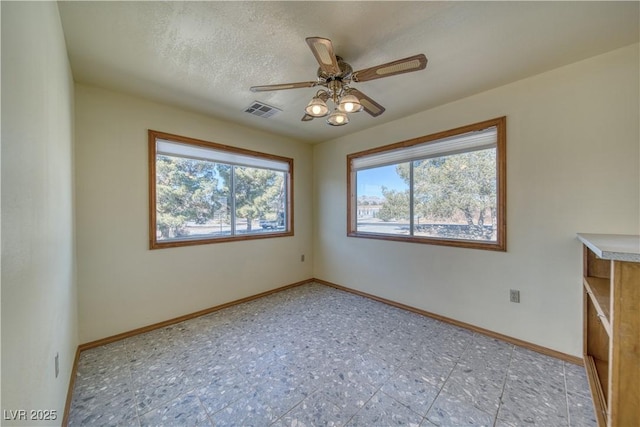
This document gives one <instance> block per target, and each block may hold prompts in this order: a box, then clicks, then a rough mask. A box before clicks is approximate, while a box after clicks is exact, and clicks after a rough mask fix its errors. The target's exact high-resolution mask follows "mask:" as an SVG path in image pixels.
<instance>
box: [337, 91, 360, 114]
mask: <svg viewBox="0 0 640 427" xmlns="http://www.w3.org/2000/svg"><path fill="white" fill-rule="evenodd" d="M338 110H340V111H341V112H343V113H357V112H358V111H360V110H362V105H360V100H359V99H358V98H356V97H355V96H354V95H345V96H343V97H342V99H340V105H338Z"/></svg>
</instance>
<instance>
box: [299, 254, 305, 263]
mask: <svg viewBox="0 0 640 427" xmlns="http://www.w3.org/2000/svg"><path fill="white" fill-rule="evenodd" d="M300 262H304V254H302V255H300Z"/></svg>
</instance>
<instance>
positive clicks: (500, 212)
mask: <svg viewBox="0 0 640 427" xmlns="http://www.w3.org/2000/svg"><path fill="white" fill-rule="evenodd" d="M493 126H495V127H496V130H497V141H496V186H497V187H496V198H497V215H496V217H497V221H496V224H497V226H496V232H497V236H496V241H491V242H488V241H481V240H464V239H445V238H435V237H427V236H414V235H408V236H406V235H392V234H382V233H371V232H359V231H357V212H356V209H357V199H356V198H357V191H356V173H357V172H356V171H355V170H354V168H353V161H354V159H358V158H360V157H364V156H369V155H372V154H377V153H383V152H385V151H390V150H398V149H402V148H410V147H413V146H415V145H418V144H425V143H437V142H438V141H439V140H441V139H444V138H449V137H452V136H455V135H460V134H464V133H467V132H473V131H479V130H483V129H486V128H489V127H493ZM506 133H507V129H506V117H504V116H503V117H498V118H495V119H491V120H486V121H483V122H479V123H474V124H470V125H467V126H462V127H458V128H455V129H450V130H446V131H443V132H438V133H434V134H431V135H426V136H421V137H418V138H414V139H409V140H405V141H401V142H397V143H393V144H389V145H385V146H382V147H376V148H372V149H368V150H364V151H360V152H357V153H352V154H349V155H347V236H348V237H360V238H367V239H379V240H390V241H399V242H411V243H423V244H431V245H442V246H453V247H461V248H470V249H485V250H492V251H502V252H506V250H507V208H506V206H507V202H506V199H507V160H506V159H507V152H506V141H507V136H506Z"/></svg>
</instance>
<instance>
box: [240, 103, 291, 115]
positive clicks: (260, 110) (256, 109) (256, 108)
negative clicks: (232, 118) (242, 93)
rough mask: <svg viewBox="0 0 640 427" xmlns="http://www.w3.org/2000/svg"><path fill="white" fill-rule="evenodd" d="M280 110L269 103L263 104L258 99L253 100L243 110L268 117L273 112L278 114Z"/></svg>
mask: <svg viewBox="0 0 640 427" xmlns="http://www.w3.org/2000/svg"><path fill="white" fill-rule="evenodd" d="M281 111H282V110H281V109H279V108H276V107H272V106H271V105H267V104H264V103H262V102H259V101H253V103H252V104H251V105H250V106H249V107H247V109H246V110H244V112H245V113H249V114H253V115H254V116H258V117H264V118H265V119H266V118H269V117H271V116H273V115H274V114H278V113H279V112H281Z"/></svg>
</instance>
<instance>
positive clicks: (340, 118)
mask: <svg viewBox="0 0 640 427" xmlns="http://www.w3.org/2000/svg"><path fill="white" fill-rule="evenodd" d="M327 123H329V124H330V125H331V126H343V125H346V124H347V123H349V116H347V114H346V113H343V112H342V111H338V110H337V109H336V110H334V111H333V113H331V115H330V116H329V117H327Z"/></svg>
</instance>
